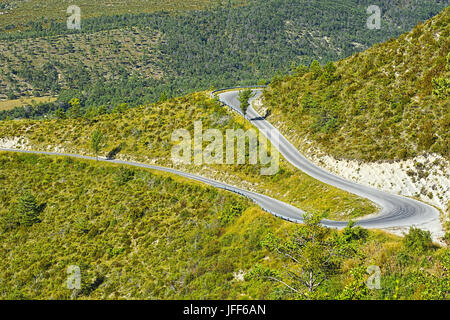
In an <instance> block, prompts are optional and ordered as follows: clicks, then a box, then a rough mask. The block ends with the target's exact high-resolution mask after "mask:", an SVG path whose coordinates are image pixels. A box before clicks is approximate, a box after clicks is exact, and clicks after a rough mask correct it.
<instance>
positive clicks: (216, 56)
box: [0, 0, 445, 119]
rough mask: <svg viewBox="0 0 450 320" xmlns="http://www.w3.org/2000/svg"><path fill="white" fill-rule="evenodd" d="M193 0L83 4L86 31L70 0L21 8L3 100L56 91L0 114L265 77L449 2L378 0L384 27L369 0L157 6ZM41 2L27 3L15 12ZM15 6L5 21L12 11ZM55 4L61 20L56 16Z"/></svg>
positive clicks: (344, 50) (111, 103) (3, 48)
mask: <svg viewBox="0 0 450 320" xmlns="http://www.w3.org/2000/svg"><path fill="white" fill-rule="evenodd" d="M207 2H208V1H206V0H205V1H196V2H194V3H193V5H194V6H195V5H196V3H205V4H207ZM139 3H142V5H141V4H139ZM153 3H155V4H156V5H155V6H152V4H153ZM191 3H192V2H191V1H188V2H186V3H182V2H180V1H175V2H174V1H152V2H150V3H149V2H143V1H132V3H130V4H129V6H128V2H127V10H130V11H126V12H124V11H123V9H124V5H123V4H120V2H116V3H114V4H112V5H111V6H108V7H107V8H108V9H107V10H106V12H105V15H100V16H97V14H100V13H102V12H103V11H102V10H101V8H102V6H103V5H104V4H105V2H104V1H100V2H98V1H95V2H90V3H89V6H87V7H86V8H84V7H83V5H81V9H82V10H83V11H82V28H81V30H80V31H79V30H68V29H67V26H66V22H65V21H64V20H65V17H66V15H65V11H63V10H60V9H59V8H60V7H61V6H64V5H68V4H69V3H65V2H64V1H55V3H54V5H55V6H56V7H58V9H55V10H53V9H52V7H53V6H52V4H53V3H50V4H49V5H50V7H49V9H48V10H46V11H45V12H46V13H48V16H47V17H45V18H42V19H39V18H38V16H39V15H42V11H30V14H31V16H29V15H24V17H28V19H30V21H27V25H26V27H20V28H19V27H17V28H18V29H19V30H20V31H19V30H16V28H15V27H14V26H11V27H9V28H6V26H5V27H4V28H5V30H4V32H1V33H0V38H1V39H3V40H1V41H0V60H1V61H4V62H5V63H2V64H0V99H15V98H19V97H21V96H34V97H37V96H43V95H58V96H59V99H58V101H57V103H56V104H54V103H52V104H45V105H43V106H41V107H40V108H38V109H37V110H36V109H33V110H29V111H25V110H23V109H16V110H12V111H8V112H6V111H5V112H0V119H5V118H7V117H9V118H19V117H20V118H24V117H42V116H44V115H46V114H48V113H52V112H54V111H55V109H56V108H57V107H62V108H64V109H67V108H69V107H70V105H69V104H68V101H69V100H70V99H71V98H74V97H78V98H79V99H80V101H81V105H82V108H83V109H87V108H89V107H95V108H106V109H113V108H114V107H116V106H117V105H118V104H120V103H129V104H131V105H133V106H136V105H139V104H141V103H145V102H154V101H157V100H158V99H160V97H161V96H168V97H174V96H183V95H185V94H187V93H190V92H194V91H201V90H206V89H209V88H210V87H215V88H220V87H227V86H233V85H237V84H241V85H246V84H255V83H257V82H261V83H265V82H268V81H270V79H272V77H273V76H275V75H276V74H286V73H288V72H290V70H291V66H292V65H293V66H296V65H299V64H301V63H304V64H308V65H309V64H310V63H311V61H312V60H314V59H318V61H319V62H321V63H323V64H324V63H326V62H327V61H334V60H337V59H340V58H345V57H348V56H349V55H351V54H353V53H354V52H355V51H362V50H364V49H367V48H368V47H370V46H372V45H373V44H375V43H379V42H382V41H386V40H387V39H389V38H390V37H396V36H398V35H400V34H401V33H402V32H405V31H407V30H410V29H411V28H412V27H413V26H414V25H415V24H416V23H417V22H418V21H423V20H425V19H428V18H430V17H431V16H432V15H434V14H437V13H438V12H440V11H441V10H442V9H443V8H444V7H445V2H442V1H439V0H422V1H413V2H407V3H403V4H401V5H400V4H399V3H397V2H393V1H391V0H383V1H377V5H378V6H379V7H380V9H381V10H382V25H381V29H380V30H370V29H368V28H367V26H366V22H367V19H368V17H369V15H368V14H367V8H368V6H369V5H371V4H373V3H372V2H371V1H370V0H358V1H357V0H317V1H310V0H301V1H298V0H251V1H250V0H249V1H246V2H245V3H242V2H240V1H239V2H235V1H231V2H229V1H223V2H222V3H221V5H220V6H219V5H216V4H218V2H211V3H214V5H206V6H204V7H203V8H205V9H204V10H195V11H187V12H185V11H183V10H182V11H180V12H178V13H177V14H174V13H169V12H160V11H159V10H157V8H158V7H166V6H170V5H172V4H174V6H177V5H179V6H180V8H183V7H184V8H186V7H188V6H190V5H191ZM239 3H240V4H244V6H241V5H239V6H237V5H238V4H239ZM70 4H72V3H70ZM81 4H84V2H83V1H82V3H81ZM158 4H159V5H158ZM42 5H44V4H43V3H38V1H28V2H21V3H20V6H18V7H17V10H19V11H20V10H22V9H21V8H26V7H27V8H28V7H36V6H42ZM45 5H46V6H47V1H46V2H45ZM147 5H148V9H145V10H141V9H140V8H141V7H142V6H147ZM96 6H98V7H99V8H98V9H97V8H96ZM136 6H137V7H136ZM91 8H93V9H94V8H95V9H96V10H95V14H94V15H91V14H90V12H91V11H90V9H91ZM116 9H117V10H116ZM135 9H136V10H135ZM154 9H155V10H156V11H158V12H153V11H154ZM0 10H1V9H0ZM15 10H16V9H13V10H11V13H8V14H4V15H1V17H2V18H1V19H0V21H5V20H4V19H9V18H11V17H13V16H14V14H15V12H16V11H15ZM115 10H116V11H115ZM54 11H55V12H60V15H61V16H62V18H61V19H57V20H54V19H53V12H54ZM149 11H152V13H148V12H149ZM83 12H86V15H84V14H83ZM92 12H94V11H92ZM112 12H114V14H112ZM137 12H139V14H137ZM109 13H111V14H112V15H110V14H109ZM125 13H126V14H125ZM35 15H38V16H36V17H35ZM33 17H35V18H33ZM28 22H29V23H28ZM6 29H7V30H6Z"/></svg>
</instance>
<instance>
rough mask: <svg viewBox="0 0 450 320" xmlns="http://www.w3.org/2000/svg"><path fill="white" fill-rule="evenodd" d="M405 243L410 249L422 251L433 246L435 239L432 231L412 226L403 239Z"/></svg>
mask: <svg viewBox="0 0 450 320" xmlns="http://www.w3.org/2000/svg"><path fill="white" fill-rule="evenodd" d="M403 244H404V246H405V247H406V248H407V249H408V250H409V251H412V252H418V253H422V252H425V251H427V250H429V249H430V248H431V247H432V245H433V241H432V240H431V233H430V231H424V230H421V229H417V228H415V227H411V228H410V229H409V232H408V234H407V235H406V236H405V238H404V239H403Z"/></svg>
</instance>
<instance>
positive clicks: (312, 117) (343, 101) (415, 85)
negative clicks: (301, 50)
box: [265, 8, 450, 161]
mask: <svg viewBox="0 0 450 320" xmlns="http://www.w3.org/2000/svg"><path fill="white" fill-rule="evenodd" d="M449 45H450V9H449V8H447V9H446V10H444V11H443V12H442V13H441V14H439V15H438V16H436V17H434V18H432V19H430V20H428V21H426V22H425V23H424V24H419V25H418V26H417V27H416V28H414V30H412V31H411V32H409V33H406V34H403V35H402V36H401V37H400V38H399V39H396V40H390V41H388V42H386V43H383V44H380V45H376V46H374V47H373V48H370V49H368V50H367V51H365V52H363V53H359V54H355V55H354V56H352V57H350V58H348V59H344V60H341V61H339V62H337V63H336V68H337V70H336V72H335V75H336V77H337V78H338V79H337V80H334V81H332V82H331V83H329V82H327V81H326V80H325V79H324V78H323V77H321V76H319V77H318V78H317V79H314V77H313V74H312V73H311V72H307V73H306V74H303V73H298V74H296V75H293V76H289V77H286V78H284V79H278V81H276V82H275V83H273V84H272V85H271V86H270V88H269V89H268V90H267V92H266V94H265V104H266V106H269V107H271V109H272V111H273V115H272V116H271V117H270V118H269V120H272V122H280V123H281V124H283V126H285V127H287V128H289V129H290V130H291V133H287V134H288V135H291V136H293V135H294V134H295V135H298V136H299V137H300V140H303V139H304V138H307V139H308V140H312V141H313V145H314V146H316V147H319V148H320V149H321V150H324V151H326V152H327V153H329V154H331V155H333V156H335V157H337V158H347V159H360V160H369V161H373V160H392V159H404V158H409V157H413V156H415V155H418V154H420V153H422V152H436V153H438V154H440V155H442V156H444V157H446V158H447V159H448V158H449V157H450V145H449V141H450V108H449V95H448V90H449V88H448V84H447V95H445V94H444V95H441V96H440V97H439V96H437V95H435V94H433V93H432V92H433V90H434V89H436V85H434V84H433V82H432V80H433V79H439V78H446V79H447V81H449V79H450V61H449V62H447V61H446V59H449V58H450V56H449ZM308 96H309V97H308ZM333 121H334V122H333ZM298 147H300V148H302V147H303V148H304V144H303V146H302V145H300V143H299V145H298Z"/></svg>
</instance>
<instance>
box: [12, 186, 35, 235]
mask: <svg viewBox="0 0 450 320" xmlns="http://www.w3.org/2000/svg"><path fill="white" fill-rule="evenodd" d="M16 210H17V214H18V216H19V222H20V225H23V226H27V227H29V226H31V225H33V224H34V223H36V222H39V221H40V220H39V217H38V216H39V206H38V203H37V201H36V198H35V197H34V195H33V194H32V193H31V191H29V190H27V191H25V192H24V193H23V194H22V196H21V197H20V198H19V200H18V203H17V207H16Z"/></svg>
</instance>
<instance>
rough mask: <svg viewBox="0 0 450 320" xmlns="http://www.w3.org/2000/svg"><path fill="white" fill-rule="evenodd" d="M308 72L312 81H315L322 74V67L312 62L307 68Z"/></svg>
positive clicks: (316, 62)
mask: <svg viewBox="0 0 450 320" xmlns="http://www.w3.org/2000/svg"><path fill="white" fill-rule="evenodd" d="M309 71H310V72H311V73H312V76H313V79H317V78H318V77H320V75H321V74H322V67H321V66H320V63H319V61H317V60H314V61H313V62H312V63H311V66H310V67H309Z"/></svg>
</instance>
